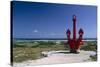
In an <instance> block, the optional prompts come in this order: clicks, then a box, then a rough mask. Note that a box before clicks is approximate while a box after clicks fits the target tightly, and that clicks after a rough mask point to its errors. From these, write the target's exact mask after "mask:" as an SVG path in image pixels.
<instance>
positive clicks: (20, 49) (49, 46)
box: [12, 41, 97, 62]
mask: <svg viewBox="0 0 100 67" xmlns="http://www.w3.org/2000/svg"><path fill="white" fill-rule="evenodd" d="M12 45H13V61H12V62H22V61H25V60H35V59H39V58H42V55H41V52H43V51H53V50H69V46H68V44H67V45H66V48H65V47H64V41H14V42H13V44H12ZM81 50H90V51H97V42H96V41H86V42H84V45H83V46H82V47H81ZM90 57H91V58H92V60H96V59H97V56H90Z"/></svg>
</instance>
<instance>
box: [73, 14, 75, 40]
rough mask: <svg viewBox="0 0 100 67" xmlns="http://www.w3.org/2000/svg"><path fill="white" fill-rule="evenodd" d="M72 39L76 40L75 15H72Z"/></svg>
mask: <svg viewBox="0 0 100 67" xmlns="http://www.w3.org/2000/svg"><path fill="white" fill-rule="evenodd" d="M73 40H74V41H75V40H76V16H75V15H73Z"/></svg>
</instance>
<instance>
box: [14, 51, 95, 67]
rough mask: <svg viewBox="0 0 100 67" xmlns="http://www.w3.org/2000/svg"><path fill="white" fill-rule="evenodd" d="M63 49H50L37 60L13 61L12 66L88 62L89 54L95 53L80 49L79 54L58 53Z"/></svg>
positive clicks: (22, 66) (25, 66) (23, 66)
mask: <svg viewBox="0 0 100 67" xmlns="http://www.w3.org/2000/svg"><path fill="white" fill-rule="evenodd" d="M58 52H64V51H51V52H48V56H47V57H44V58H41V59H37V60H28V61H24V62H21V63H14V64H13V67H27V66H33V65H44V64H59V63H60V64H61V63H78V62H88V61H91V60H90V55H95V54H96V53H95V52H93V51H80V53H79V54H72V53H68V54H64V53H58ZM67 52H68V51H67Z"/></svg>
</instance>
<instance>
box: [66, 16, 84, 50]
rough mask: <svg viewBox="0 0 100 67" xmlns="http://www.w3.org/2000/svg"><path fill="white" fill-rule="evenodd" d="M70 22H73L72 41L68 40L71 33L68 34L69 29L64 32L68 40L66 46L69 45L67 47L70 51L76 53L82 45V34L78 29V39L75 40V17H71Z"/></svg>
mask: <svg viewBox="0 0 100 67" xmlns="http://www.w3.org/2000/svg"><path fill="white" fill-rule="evenodd" d="M72 20H73V38H72V39H71V38H70V35H71V32H70V30H69V29H68V30H67V31H66V35H67V38H68V44H69V47H70V51H71V52H72V50H73V51H74V52H77V50H78V49H79V47H80V45H82V44H83V42H82V36H83V34H84V32H83V30H82V29H81V28H80V30H79V32H78V34H79V38H78V39H76V16H75V15H73V19H72Z"/></svg>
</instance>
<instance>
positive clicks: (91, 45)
mask: <svg viewBox="0 0 100 67" xmlns="http://www.w3.org/2000/svg"><path fill="white" fill-rule="evenodd" d="M81 50H85V51H97V41H87V42H84V45H83V46H82V47H81Z"/></svg>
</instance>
